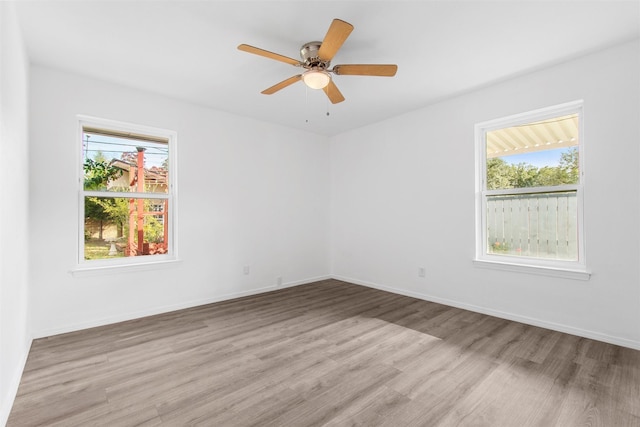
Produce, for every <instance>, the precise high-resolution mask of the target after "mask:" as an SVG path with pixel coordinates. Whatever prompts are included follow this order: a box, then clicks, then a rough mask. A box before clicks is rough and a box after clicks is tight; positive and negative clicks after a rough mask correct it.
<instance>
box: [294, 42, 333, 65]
mask: <svg viewBox="0 0 640 427" xmlns="http://www.w3.org/2000/svg"><path fill="white" fill-rule="evenodd" d="M321 44H322V42H317V41H316V42H309V43H305V44H304V45H302V47H301V48H300V57H301V58H302V64H303V65H302V66H303V67H304V68H306V69H317V70H327V69H329V65H331V61H323V60H322V59H320V58H319V57H318V50H320V45H321Z"/></svg>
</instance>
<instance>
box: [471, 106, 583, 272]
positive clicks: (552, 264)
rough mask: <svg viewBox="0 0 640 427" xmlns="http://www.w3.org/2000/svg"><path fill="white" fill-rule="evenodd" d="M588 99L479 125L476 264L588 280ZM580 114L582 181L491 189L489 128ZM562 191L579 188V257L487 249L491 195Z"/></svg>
mask: <svg viewBox="0 0 640 427" xmlns="http://www.w3.org/2000/svg"><path fill="white" fill-rule="evenodd" d="M583 110H584V102H583V101H582V100H578V101H573V102H568V103H565V104H560V105H555V106H551V107H546V108H541V109H538V110H534V111H529V112H525V113H520V114H515V115H512V116H508V117H503V118H498V119H494V120H490V121H486V122H482V123H478V124H476V125H475V146H476V153H475V160H476V254H475V259H474V264H475V265H476V266H477V267H482V268H491V269H497V270H507V271H516V272H524V273H532V274H542V275H548V276H556V277H564V278H571V279H580V280H588V279H589V277H590V272H589V271H588V270H587V264H586V256H585V255H586V254H585V252H586V251H585V233H584V173H585V171H584V132H583V128H584V126H583V123H584V118H583V117H584V114H583ZM569 114H577V115H578V152H579V155H578V162H579V163H578V164H579V169H580V174H579V178H580V182H579V183H578V184H575V185H563V186H556V187H533V188H516V189H509V190H487V187H486V165H487V150H486V135H487V132H490V131H494V130H497V129H502V128H507V127H511V126H517V125H524V124H528V123H533V122H538V121H543V120H547V119H551V118H554V117H559V116H564V115H569ZM559 191H575V192H576V201H577V222H578V224H577V228H578V247H577V249H578V259H577V260H576V261H564V260H553V259H543V258H535V257H516V256H509V255H502V254H493V253H489V252H488V251H487V243H486V242H487V223H486V219H487V218H486V216H487V214H486V212H487V198H488V197H489V196H494V195H501V194H532V193H549V192H559Z"/></svg>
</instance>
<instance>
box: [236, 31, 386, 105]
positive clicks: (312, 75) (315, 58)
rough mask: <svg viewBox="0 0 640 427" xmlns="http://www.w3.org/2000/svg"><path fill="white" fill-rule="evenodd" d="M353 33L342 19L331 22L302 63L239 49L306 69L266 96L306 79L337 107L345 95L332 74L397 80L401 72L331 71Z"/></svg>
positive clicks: (379, 67) (355, 67) (362, 67)
mask: <svg viewBox="0 0 640 427" xmlns="http://www.w3.org/2000/svg"><path fill="white" fill-rule="evenodd" d="M351 31H353V25H351V24H349V23H348V22H345V21H342V20H340V19H334V20H333V21H332V22H331V25H330V26H329V30H328V31H327V34H326V35H325V36H324V39H323V40H322V42H318V41H314V42H309V43H305V44H304V45H302V47H301V48H300V57H301V58H302V61H298V60H297V59H293V58H289V57H288V56H284V55H280V54H277V53H273V52H269V51H268V50H264V49H260V48H257V47H254V46H249V45H247V44H241V45H239V46H238V49H239V50H242V51H244V52H249V53H253V54H255V55H260V56H264V57H265V58H270V59H275V60H276V61H281V62H285V63H287V64H291V65H294V66H296V67H302V68H304V69H305V71H304V72H303V73H302V74H298V75H296V76H293V77H289V78H288V79H286V80H283V81H281V82H280V83H277V84H275V85H273V86H271V87H270V88H268V89H265V90H263V91H262V93H263V94H265V95H271V94H274V93H276V92H277V91H279V90H280V89H284V88H285V87H287V86H289V85H292V84H293V83H296V82H298V81H299V80H302V81H303V82H304V83H305V84H306V85H307V86H308V87H310V88H312V89H322V90H324V92H325V93H326V94H327V96H328V97H329V100H330V101H331V103H333V104H337V103H338V102H342V101H344V96H342V93H340V91H339V90H338V87H337V86H336V85H335V83H334V82H333V79H332V78H331V74H332V73H333V74H335V75H338V76H341V75H345V76H383V77H393V76H395V74H396V71H397V70H398V66H397V65H395V64H346V65H334V66H333V68H330V66H331V60H332V59H333V57H334V56H335V54H336V53H337V52H338V50H339V49H340V47H341V46H342V44H343V43H344V42H345V40H346V39H347V37H349V34H351Z"/></svg>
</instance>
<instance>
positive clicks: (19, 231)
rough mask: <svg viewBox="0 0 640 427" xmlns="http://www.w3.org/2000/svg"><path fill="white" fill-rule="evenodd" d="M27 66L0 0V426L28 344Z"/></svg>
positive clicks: (9, 11)
mask: <svg viewBox="0 0 640 427" xmlns="http://www.w3.org/2000/svg"><path fill="white" fill-rule="evenodd" d="M28 67H29V65H28V61H27V57H26V53H25V49H24V45H23V42H22V37H21V34H20V29H19V27H18V21H17V18H16V15H15V11H14V4H13V3H7V2H0V204H1V206H2V208H1V209H0V425H4V423H5V422H6V420H7V418H8V416H9V412H10V410H11V405H12V403H13V399H14V397H15V394H16V392H17V389H18V384H19V382H20V375H21V374H22V369H23V367H24V363H25V361H26V358H27V354H28V352H29V346H30V345H31V334H30V331H29V327H28V307H27V302H28V297H29V288H28V250H27V241H28V235H29V227H28V222H27V220H28V214H29V211H28V209H29V206H28V200H29V199H28V189H29V174H28V171H27V167H28V163H27V162H28V157H27V156H28V124H27V123H28V119H27V115H28V104H27V102H28V88H29V86H28Z"/></svg>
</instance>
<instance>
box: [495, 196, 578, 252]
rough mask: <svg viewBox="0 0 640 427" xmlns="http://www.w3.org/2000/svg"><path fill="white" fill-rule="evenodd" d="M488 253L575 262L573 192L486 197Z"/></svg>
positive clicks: (575, 241)
mask: <svg viewBox="0 0 640 427" xmlns="http://www.w3.org/2000/svg"><path fill="white" fill-rule="evenodd" d="M487 246H488V247H487V252H488V253H495V254H504V255H514V256H531V257H539V258H551V259H561V260H577V259H578V221H577V197H576V192H575V191H569V192H561V193H544V194H522V195H508V196H505V195H499V196H489V197H487Z"/></svg>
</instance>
